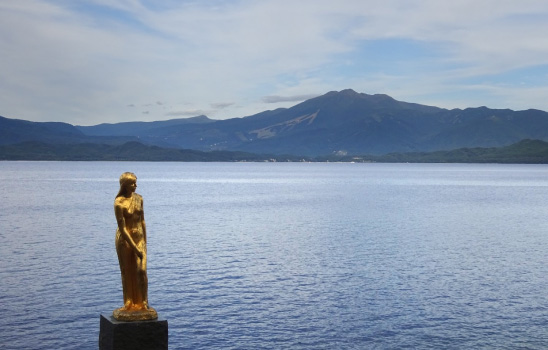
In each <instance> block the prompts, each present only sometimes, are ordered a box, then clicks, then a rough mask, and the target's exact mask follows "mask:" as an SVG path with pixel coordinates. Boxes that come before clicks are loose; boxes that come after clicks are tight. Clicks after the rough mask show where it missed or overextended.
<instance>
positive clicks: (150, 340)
mask: <svg viewBox="0 0 548 350" xmlns="http://www.w3.org/2000/svg"><path fill="white" fill-rule="evenodd" d="M99 350H167V320H165V319H160V318H158V319H157V320H152V321H131V322H126V321H117V320H116V319H115V318H114V317H112V316H111V315H108V316H107V315H104V314H101V326H100V331H99Z"/></svg>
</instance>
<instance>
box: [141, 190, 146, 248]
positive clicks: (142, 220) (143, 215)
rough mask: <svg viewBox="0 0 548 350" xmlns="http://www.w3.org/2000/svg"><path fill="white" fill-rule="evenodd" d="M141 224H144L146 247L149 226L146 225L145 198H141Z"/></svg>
mask: <svg viewBox="0 0 548 350" xmlns="http://www.w3.org/2000/svg"><path fill="white" fill-rule="evenodd" d="M141 210H142V212H141V223H142V224H143V237H144V239H145V246H146V243H147V225H146V224H145V209H144V202H143V198H141Z"/></svg>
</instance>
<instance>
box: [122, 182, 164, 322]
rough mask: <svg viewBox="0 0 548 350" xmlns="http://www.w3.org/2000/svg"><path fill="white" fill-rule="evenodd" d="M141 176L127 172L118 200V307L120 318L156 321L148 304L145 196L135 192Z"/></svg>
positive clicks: (155, 316)
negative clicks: (120, 299)
mask: <svg viewBox="0 0 548 350" xmlns="http://www.w3.org/2000/svg"><path fill="white" fill-rule="evenodd" d="M136 189H137V176H135V174H133V173H123V174H122V175H121V176H120V191H119V192H118V195H117V196H116V199H115V200H114V214H115V215H116V220H117V221H118V230H116V252H117V253H118V261H119V262H120V272H121V274H122V289H123V293H124V306H122V307H121V308H119V309H116V310H114V312H113V313H112V314H113V316H114V318H115V319H117V320H120V321H140V320H153V319H156V318H158V314H157V313H156V310H154V309H153V308H151V307H149V306H148V278H147V245H146V244H147V230H146V225H145V214H144V212H143V197H141V196H140V195H139V194H137V193H135V190H136Z"/></svg>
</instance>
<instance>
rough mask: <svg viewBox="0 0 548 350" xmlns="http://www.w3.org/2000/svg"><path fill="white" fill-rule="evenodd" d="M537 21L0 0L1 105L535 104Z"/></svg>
mask: <svg viewBox="0 0 548 350" xmlns="http://www.w3.org/2000/svg"><path fill="white" fill-rule="evenodd" d="M545 33H548V2H547V1H545V0H521V1H515V0H454V1H451V2H449V1H439V0H383V1H371V0H337V1H333V0H302V1H294V0H256V1H255V0H242V1H239V0H233V1H229V0H213V1H197V0H194V1H190V0H189V1H183V0H178V1H175V0H156V1H139V0H119V1H111V0H42V1H37V0H20V1H0V52H1V53H2V54H0V67H1V68H0V69H1V74H2V75H1V79H0V115H2V116H4V117H8V118H17V119H25V120H33V121H64V122H68V123H71V124H78V125H94V124H99V123H104V122H124V121H137V120H142V121H152V120H166V119H172V118H185V117H191V116H195V115H200V114H205V115H207V116H209V117H210V118H213V119H226V118H234V117H243V116H247V115H252V114H255V113H258V112H261V111H264V110H269V109H275V108H279V107H290V106H292V105H295V104H296V103H298V102H300V101H303V100H305V99H308V98H310V97H313V96H317V95H321V94H324V93H326V92H329V91H333V90H343V89H347V88H351V89H354V90H356V91H358V92H363V93H367V94H376V93H382V94H388V95H390V96H392V97H394V98H396V99H398V100H401V101H407V102H415V103H421V104H427V105H435V106H439V107H444V108H466V107H478V106H487V107H490V108H511V109H514V110H522V109H528V108H536V109H541V110H545V111H548V36H547V35H546V34H545Z"/></svg>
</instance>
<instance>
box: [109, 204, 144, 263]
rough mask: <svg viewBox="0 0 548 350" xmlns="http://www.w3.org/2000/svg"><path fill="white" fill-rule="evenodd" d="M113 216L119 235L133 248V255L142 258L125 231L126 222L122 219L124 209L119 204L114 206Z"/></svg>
mask: <svg viewBox="0 0 548 350" xmlns="http://www.w3.org/2000/svg"><path fill="white" fill-rule="evenodd" d="M114 214H115V215H116V221H117V222H118V230H120V234H121V235H122V237H123V239H125V240H126V242H128V244H129V246H130V247H131V248H133V250H134V251H135V254H137V256H138V257H139V258H143V253H142V252H141V251H140V250H139V248H138V247H137V245H136V244H135V242H134V241H133V239H132V238H131V235H130V234H129V232H128V231H127V228H126V220H125V219H124V208H122V206H121V205H119V204H115V205H114Z"/></svg>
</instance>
